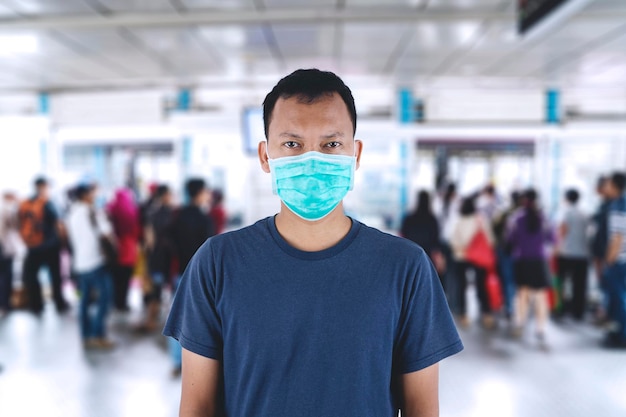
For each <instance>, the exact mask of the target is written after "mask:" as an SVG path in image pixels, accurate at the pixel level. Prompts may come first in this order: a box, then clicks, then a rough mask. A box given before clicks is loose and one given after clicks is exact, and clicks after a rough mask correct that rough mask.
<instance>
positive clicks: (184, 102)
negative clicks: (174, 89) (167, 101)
mask: <svg viewBox="0 0 626 417" xmlns="http://www.w3.org/2000/svg"><path fill="white" fill-rule="evenodd" d="M176 108H177V109H178V110H180V111H183V112H186V111H189V109H191V90H190V89H188V88H181V89H180V90H179V91H178V101H177V105H176Z"/></svg>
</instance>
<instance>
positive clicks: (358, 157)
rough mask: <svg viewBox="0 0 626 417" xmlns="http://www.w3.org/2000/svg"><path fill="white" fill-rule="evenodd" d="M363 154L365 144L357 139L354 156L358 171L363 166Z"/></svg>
mask: <svg viewBox="0 0 626 417" xmlns="http://www.w3.org/2000/svg"><path fill="white" fill-rule="evenodd" d="M361 152H363V142H361V141H360V140H358V139H356V140H355V141H354V155H355V156H356V169H359V167H360V166H361Z"/></svg>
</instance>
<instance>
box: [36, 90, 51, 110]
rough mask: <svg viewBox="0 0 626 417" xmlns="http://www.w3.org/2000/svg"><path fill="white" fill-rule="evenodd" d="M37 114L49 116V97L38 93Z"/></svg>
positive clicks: (46, 94)
mask: <svg viewBox="0 0 626 417" xmlns="http://www.w3.org/2000/svg"><path fill="white" fill-rule="evenodd" d="M39 114H50V95H49V94H48V93H39Z"/></svg>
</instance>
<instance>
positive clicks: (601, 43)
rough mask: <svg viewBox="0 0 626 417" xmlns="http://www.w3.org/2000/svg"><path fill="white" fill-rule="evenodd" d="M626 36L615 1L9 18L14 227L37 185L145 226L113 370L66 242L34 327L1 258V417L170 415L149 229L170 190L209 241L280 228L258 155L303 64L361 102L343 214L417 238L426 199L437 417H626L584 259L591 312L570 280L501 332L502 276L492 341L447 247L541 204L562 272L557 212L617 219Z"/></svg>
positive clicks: (144, 8)
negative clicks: (442, 303) (572, 304)
mask: <svg viewBox="0 0 626 417" xmlns="http://www.w3.org/2000/svg"><path fill="white" fill-rule="evenodd" d="M625 22H626V1H624V0H518V1H514V0H386V1H373V0H319V1H313V0H221V1H220V0H2V1H0V193H2V194H3V204H4V207H5V208H7V210H5V211H6V212H7V213H9V212H11V210H9V209H8V208H10V207H13V208H14V210H13V212H12V213H14V214H15V213H16V210H17V207H19V205H20V204H21V202H23V201H25V200H27V199H28V198H30V197H31V196H32V195H33V194H34V193H35V188H34V181H35V179H36V178H45V179H46V180H47V182H48V188H49V190H48V194H49V201H50V202H51V203H52V206H53V207H54V210H55V212H56V213H57V215H58V218H59V221H60V224H63V223H64V222H66V220H67V217H66V216H67V215H68V211H69V208H70V207H71V204H72V202H73V201H74V200H75V195H74V194H73V191H74V190H75V188H76V186H78V185H85V184H89V185H96V186H97V190H96V195H95V200H94V205H95V207H97V208H98V209H101V210H102V211H103V212H106V213H107V214H108V216H109V220H110V222H111V223H112V224H113V226H114V228H115V226H116V224H117V223H116V222H117V220H116V219H115V218H113V217H114V215H113V214H112V213H114V212H115V210H114V209H112V208H111V207H113V206H114V205H115V204H114V203H115V200H116V195H117V194H118V193H119V191H120V190H126V191H128V192H129V193H130V195H131V196H132V204H131V205H132V206H133V207H134V209H133V210H136V213H135V215H134V216H135V217H132V216H131V217H132V218H133V219H135V221H136V227H137V231H136V233H135V234H134V235H135V237H134V241H133V242H134V243H131V244H132V245H135V247H136V250H135V249H134V250H135V252H136V253H135V254H134V255H131V256H130V257H129V259H130V260H126V261H124V262H122V263H123V265H118V267H123V268H122V269H124V270H126V271H130V272H128V273H129V276H130V280H129V281H128V279H127V281H128V282H127V283H126V284H125V285H126V290H124V289H122V290H121V291H122V296H123V298H124V299H123V300H122V301H121V304H119V305H115V306H114V307H115V308H113V309H112V311H111V312H110V313H109V315H108V318H107V322H108V326H109V329H110V331H109V338H110V341H111V342H112V345H111V346H103V348H102V349H85V346H83V345H82V344H81V335H80V330H79V324H78V322H79V312H78V311H79V304H80V301H79V298H80V291H79V290H80V288H79V287H80V285H79V284H78V283H77V280H76V277H75V276H74V275H75V274H74V273H73V271H72V267H71V252H70V251H69V250H67V248H65V247H64V246H63V245H61V246H60V247H59V252H58V254H57V255H55V256H56V259H57V260H58V261H59V262H60V264H59V266H58V267H57V266H55V265H52V266H50V265H49V264H46V265H43V267H42V268H40V269H38V270H37V271H35V273H36V274H38V278H37V279H38V280H39V282H40V283H41V285H42V294H43V300H44V302H43V310H41V311H35V313H36V314H33V311H32V299H31V304H29V301H28V300H26V298H27V295H28V294H27V293H28V291H27V290H26V289H25V288H24V287H25V286H24V282H23V280H22V277H23V274H24V265H25V264H24V262H25V259H26V258H27V257H28V253H29V249H28V248H27V245H25V244H24V242H20V241H19V240H20V239H14V246H15V250H13V251H12V252H11V256H10V257H9V256H8V251H7V250H6V248H5V252H6V253H5V255H7V256H5V259H9V258H10V266H9V267H8V268H9V269H10V270H11V273H12V274H11V278H10V280H11V284H12V285H11V287H10V294H9V295H10V302H9V304H8V305H6V306H5V307H4V308H2V307H1V306H0V369H1V370H0V415H2V416H31V415H33V416H34V415H46V416H57V415H59V416H130V415H146V416H173V415H176V413H177V407H178V401H179V396H180V379H179V372H177V371H178V369H177V364H176V360H175V359H172V358H170V351H171V349H168V341H167V340H165V338H164V337H162V336H160V334H159V329H160V328H161V325H162V321H163V320H164V318H165V317H166V314H167V306H168V305H169V300H170V298H171V287H172V285H173V282H174V281H175V279H174V278H172V277H167V278H166V280H165V282H164V283H163V285H162V287H163V293H162V294H159V303H158V304H151V303H150V300H147V297H146V294H148V293H150V289H149V288H150V286H151V285H152V284H154V276H153V275H154V274H151V273H150V269H151V268H150V266H149V265H148V264H149V263H150V262H149V258H150V253H149V250H147V249H146V247H147V246H150V245H149V242H148V243H146V241H149V240H150V238H149V237H146V234H148V235H150V234H151V233H154V230H153V229H154V224H153V223H151V222H152V220H151V219H152V217H150V215H149V213H150V208H151V207H158V206H159V204H162V202H157V203H155V201H156V200H158V198H160V196H161V195H158V196H157V194H158V193H157V191H158V189H159V186H167V188H168V191H169V193H170V196H171V200H170V201H169V202H168V203H167V204H169V205H171V207H174V208H175V207H179V206H183V205H186V204H193V201H191V200H193V199H190V198H189V196H188V195H187V194H186V193H185V183H186V181H188V180H189V179H192V178H196V179H202V180H203V181H204V183H205V189H206V191H209V193H208V194H209V195H210V197H208V198H207V199H206V201H205V202H204V203H203V205H201V207H202V209H203V210H206V215H207V216H209V218H211V219H212V220H211V221H212V223H213V229H212V231H211V232H210V234H214V233H219V232H223V231H228V230H233V229H236V228H240V227H243V226H247V225H250V224H252V223H254V222H255V221H256V220H258V219H261V218H263V217H266V216H268V215H272V214H274V213H276V212H277V210H278V209H279V200H278V199H277V197H276V196H273V195H272V193H271V183H270V178H269V176H268V175H266V174H264V173H263V172H262V171H261V170H260V168H259V164H258V158H257V155H256V149H257V144H258V142H259V141H261V140H264V135H263V122H262V111H261V103H262V101H263V99H264V97H265V95H266V94H267V93H268V92H269V91H270V89H271V88H272V87H273V86H274V85H275V84H276V82H277V81H278V80H279V79H280V78H282V77H283V76H285V75H287V74H288V73H290V72H292V71H293V70H296V69H298V68H312V67H315V68H320V69H323V70H330V71H334V72H336V73H337V74H338V75H339V76H340V77H342V79H343V80H344V81H345V82H346V84H347V85H348V86H349V87H350V88H351V89H352V92H353V94H354V97H355V101H356V107H357V113H358V126H357V135H356V136H357V138H359V139H361V140H362V141H363V142H364V151H363V157H362V162H361V168H360V169H359V170H358V171H357V174H356V183H355V189H354V191H352V192H351V193H350V194H349V195H348V197H347V198H346V200H345V206H346V210H347V212H348V213H349V214H350V215H351V216H353V217H354V218H356V219H358V220H360V221H362V222H364V223H366V224H368V225H370V226H374V227H377V228H380V229H382V230H384V231H387V232H389V233H393V234H400V235H404V236H406V237H408V234H410V233H409V232H407V231H406V230H405V231H403V230H402V226H403V224H405V226H406V222H404V220H405V219H406V217H407V216H408V215H409V214H410V213H412V212H413V211H414V209H415V207H416V205H417V202H418V201H417V199H418V197H417V196H418V192H419V191H426V192H428V193H429V197H430V200H431V204H430V205H431V207H432V211H433V214H434V216H435V217H436V219H437V222H438V227H439V228H440V232H441V237H440V238H438V239H437V240H438V241H442V242H443V243H442V245H441V247H440V248H438V251H437V253H436V254H435V255H434V256H433V261H434V262H435V263H436V264H437V266H438V268H439V267H440V268H439V269H440V273H441V275H442V283H443V285H444V287H445V288H446V292H447V294H448V297H449V301H450V305H451V309H452V310H453V312H455V313H456V314H457V318H458V320H459V327H460V332H461V336H462V338H463V341H464V343H465V345H466V350H465V351H464V352H463V353H461V354H460V355H458V356H456V357H454V358H451V359H449V360H447V361H445V362H444V363H443V364H442V370H441V372H442V375H441V414H442V416H455V417H456V416H459V417H461V416H463V417H464V416H481V417H486V416H498V417H507V416H511V417H526V416H561V415H563V416H565V415H567V416H589V415H592V414H595V415H598V416H603V417H604V416H606V417H609V416H624V415H626V396H625V395H624V392H626V356H625V354H624V349H606V348H604V347H603V346H601V342H602V340H603V338H604V336H605V333H606V331H607V330H606V322H607V321H610V320H606V317H603V314H602V313H603V303H604V299H605V296H606V294H605V293H604V292H603V291H602V288H601V285H600V279H599V275H600V274H598V271H599V269H596V268H594V263H593V260H594V258H593V256H594V253H592V251H590V252H589V253H588V254H586V255H584V257H585V260H586V262H587V263H586V264H585V265H586V267H585V269H586V271H585V274H586V276H585V280H584V281H583V283H582V284H581V285H582V286H584V287H585V289H584V292H583V293H582V294H583V298H584V303H583V307H581V308H583V315H582V316H581V317H578V316H576V314H574V316H575V317H573V318H570V317H568V316H567V314H566V313H567V308H566V307H565V306H566V305H567V300H569V299H570V298H572V294H573V293H574V292H576V293H577V294H579V293H580V291H582V290H579V289H576V290H574V287H576V288H579V287H580V285H579V284H580V282H579V283H567V282H566V281H563V280H561V281H563V282H561V281H558V282H559V284H558V285H557V284H554V286H553V287H554V288H550V289H548V290H547V291H548V293H549V294H550V297H549V299H550V313H551V318H550V320H549V321H548V323H547V325H546V328H545V334H544V335H543V336H542V338H537V340H535V337H534V336H533V331H532V330H529V331H528V334H527V335H525V336H522V337H519V335H513V336H512V335H511V332H510V331H509V330H510V328H511V327H512V326H514V325H515V320H514V317H513V316H514V315H515V311H514V307H512V304H513V302H514V300H515V295H514V288H513V287H514V286H513V287H511V285H510V283H509V284H507V282H506V280H505V279H504V278H502V275H506V273H502V271H500V275H501V277H500V282H501V287H502V288H501V293H502V294H501V295H502V302H501V305H500V306H498V307H497V308H495V307H494V308H491V309H488V310H490V311H489V313H490V314H489V317H488V318H489V320H485V317H484V313H485V311H484V309H483V308H482V306H481V305H480V300H477V297H476V295H474V294H475V293H477V292H480V291H477V290H480V288H479V287H480V285H482V284H481V280H480V279H479V277H478V276H479V274H478V273H477V272H474V273H471V272H470V273H469V275H467V277H464V278H463V282H465V281H467V282H468V283H469V285H468V289H467V292H468V294H467V300H468V302H467V303H468V304H467V307H462V308H461V310H459V305H460V301H459V297H466V295H465V294H463V295H462V296H459V295H458V294H459V290H458V289H457V288H458V285H456V283H458V282H459V279H460V278H458V275H459V272H458V269H457V268H455V264H456V263H457V262H459V261H461V259H455V253H454V250H453V248H451V245H452V246H454V245H453V242H450V239H451V238H450V236H452V235H453V232H450V233H448V232H446V231H445V230H443V229H444V228H445V226H446V224H447V226H448V227H449V228H452V229H454V227H455V226H454V224H452V222H453V218H454V216H451V215H450V211H451V210H452V211H454V210H456V211H458V210H459V204H460V203H459V202H460V200H461V199H462V198H465V197H468V196H472V197H473V199H474V201H475V202H476V206H477V211H479V212H482V213H484V214H485V216H486V217H489V220H491V222H492V223H490V224H493V225H494V226H496V223H497V220H498V219H500V220H501V218H502V216H503V214H504V213H507V212H509V209H510V208H511V207H512V205H513V202H512V201H511V198H510V195H511V193H512V192H514V191H517V192H523V191H524V190H527V189H528V188H529V187H533V188H534V189H535V190H536V191H537V193H538V195H539V199H538V204H537V209H538V210H541V212H542V213H543V215H544V216H545V219H546V224H549V225H550V227H551V228H552V230H554V233H555V235H556V238H555V239H554V240H553V241H551V242H547V243H549V244H550V245H551V247H552V249H553V250H552V251H550V252H549V254H550V256H547V258H546V263H550V264H553V266H554V264H556V263H557V262H556V261H555V262H552V260H553V258H555V257H556V255H558V254H559V253H558V250H557V247H558V240H559V238H561V239H565V237H564V236H560V235H559V231H560V230H561V229H562V228H560V225H562V224H563V222H564V220H563V219H564V217H563V213H564V212H566V211H567V210H568V209H569V208H570V205H568V204H569V203H566V201H565V199H564V195H565V192H566V191H567V190H573V189H575V190H576V191H577V192H578V193H579V195H580V198H579V200H578V202H577V205H576V207H577V210H578V211H579V212H580V213H582V214H584V216H585V218H588V219H589V222H588V224H587V225H588V226H589V227H587V228H586V229H585V234H586V236H587V237H588V238H589V240H590V241H591V240H593V238H594V233H597V230H598V228H597V227H595V226H597V225H595V226H594V221H593V219H594V218H596V217H593V215H594V213H598V210H599V207H601V205H602V203H603V201H604V200H606V198H607V197H606V195H605V194H603V191H602V189H598V187H597V185H598V180H599V179H600V178H601V176H606V175H611V174H612V173H614V172H615V171H622V170H626V23H625ZM161 191H163V187H161ZM222 198H223V201H222ZM153 203H155V204H156V206H154V205H151V204H153ZM218 203H219V204H218ZM455 204H456V205H455ZM451 207H452V208H451ZM3 213H4V212H3ZM7 216H10V213H9V214H7ZM451 219H452V220H451ZM7 224H8V223H7ZM151 227H152V229H151ZM407 227H408V226H407ZM14 228H15V231H16V232H19V229H20V226H19V222H18V223H17V224H15V225H14ZM494 229H497V227H494ZM117 232H119V231H118V230H116V233H117ZM498 233H505V232H498V230H495V231H494V234H495V235H496V236H495V237H496V240H498V237H503V236H504V235H503V234H502V235H501V236H498ZM118 234H119V233H118ZM61 235H62V232H61ZM61 237H62V236H61ZM118 237H120V236H118ZM22 240H23V239H22ZM61 240H63V239H61ZM438 244H439V242H438ZM446 248H447V249H448V251H446ZM552 255H555V256H552ZM561 255H563V254H562V253H561ZM3 256H4V255H3ZM580 257H583V256H582V255H581V256H580ZM174 262H175V261H174ZM5 264H6V262H5ZM51 269H58V271H59V274H60V277H61V278H60V283H59V284H58V285H60V287H59V288H60V291H61V295H58V294H57V292H56V291H55V285H56V284H55V283H54V282H53V281H55V278H54V277H53V275H54V273H53V272H52V271H51ZM174 270H175V267H170V269H169V270H168V271H167V272H168V273H169V272H172V274H171V275H172V276H174V275H176V274H175V272H173V271H174ZM552 272H553V273H552V275H554V276H555V277H556V276H557V275H559V268H558V267H553V268H552ZM122 275H123V274H122ZM166 275H168V274H166ZM463 275H465V271H464V270H463ZM561 275H562V274H561ZM7 276H8V274H7V273H5V274H4V275H3V277H4V278H3V280H4V282H6V281H7V280H8V279H9V278H6V277H7ZM114 278H115V277H114ZM115 279H117V278H115ZM121 279H122V281H123V278H121ZM571 281H572V282H573V281H575V279H574V278H572V280H571ZM554 282H557V281H556V280H555V281H554ZM568 282H569V281H568ZM577 282H578V281H577ZM561 284H563V285H561ZM2 285H5V284H2ZM116 285H117V284H116ZM159 285H161V284H160V283H159ZM122 286H124V284H122ZM557 287H558V288H557ZM6 288H9V287H6ZM463 288H465V287H463ZM509 289H510V290H509ZM7 291H9V290H5V294H6V293H7ZM116 291H117V290H116ZM124 291H126V292H124ZM59 297H60V298H59ZM31 298H32V297H31ZM60 299H61V301H62V302H61V301H59V300H60ZM53 301H54V302H53ZM55 302H56V305H55ZM462 304H463V305H464V304H465V302H463V303H462ZM155 305H156V307H154V306H155ZM55 307H56V309H55ZM155 309H156V310H155ZM29 310H31V311H29ZM481 313H483V316H481ZM574 313H576V312H574ZM540 314H541V313H540V312H537V313H536V314H535V313H531V314H530V322H531V323H532V321H533V320H535V321H536V320H537V319H539V318H540V317H538V315H540ZM609 324H610V323H609ZM530 328H531V329H532V328H533V327H532V326H531V327H530ZM514 336H517V337H514ZM113 343H114V346H113ZM294 415H297V414H294Z"/></svg>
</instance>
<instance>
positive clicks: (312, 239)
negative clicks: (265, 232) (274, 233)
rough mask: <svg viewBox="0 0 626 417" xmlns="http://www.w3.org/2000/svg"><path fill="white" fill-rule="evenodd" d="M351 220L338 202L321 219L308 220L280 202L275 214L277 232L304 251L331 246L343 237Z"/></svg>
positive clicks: (348, 228)
mask: <svg viewBox="0 0 626 417" xmlns="http://www.w3.org/2000/svg"><path fill="white" fill-rule="evenodd" d="M351 227H352V221H351V220H350V218H349V217H347V216H346V215H345V214H344V213H343V206H342V205H341V204H340V205H339V206H338V207H337V208H336V209H335V210H333V212H332V213H330V214H329V215H328V216H326V217H324V218H323V219H322V220H318V221H315V222H310V221H307V220H304V219H301V218H300V217H298V216H296V215H295V214H294V213H292V212H291V210H289V209H288V208H287V207H285V206H284V205H283V204H282V203H281V210H280V213H278V215H276V228H277V229H278V233H280V235H281V236H282V237H283V239H285V240H286V241H287V243H289V244H290V245H291V246H293V247H294V248H296V249H299V250H302V251H305V252H318V251H321V250H324V249H328V248H331V247H333V246H335V245H336V244H337V243H339V242H340V241H341V239H343V238H344V237H345V236H346V235H347V234H348V232H350V228H351Z"/></svg>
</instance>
